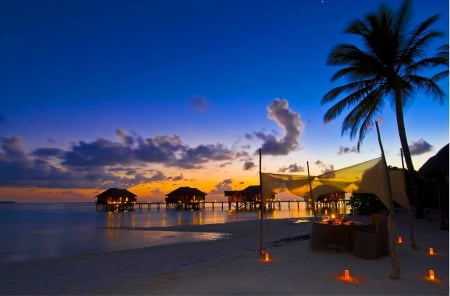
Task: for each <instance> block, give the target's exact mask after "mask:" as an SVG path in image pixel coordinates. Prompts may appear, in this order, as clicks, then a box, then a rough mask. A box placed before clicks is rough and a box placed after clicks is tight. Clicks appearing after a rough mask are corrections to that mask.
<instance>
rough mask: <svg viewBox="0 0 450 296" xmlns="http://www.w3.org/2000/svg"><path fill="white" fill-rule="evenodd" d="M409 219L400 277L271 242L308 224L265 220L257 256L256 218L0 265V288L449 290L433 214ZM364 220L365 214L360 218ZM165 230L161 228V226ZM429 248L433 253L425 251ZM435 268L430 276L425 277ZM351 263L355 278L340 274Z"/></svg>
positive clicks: (401, 220)
mask: <svg viewBox="0 0 450 296" xmlns="http://www.w3.org/2000/svg"><path fill="white" fill-rule="evenodd" d="M429 216H430V217H432V221H431V222H430V221H428V220H417V219H414V228H415V235H416V241H417V245H418V247H419V249H418V250H413V249H412V247H411V245H410V244H409V230H408V223H407V217H406V214H404V213H401V214H397V215H396V227H397V234H398V235H402V236H403V237H404V239H405V240H406V242H405V244H403V245H397V252H398V258H399V263H400V271H401V279H399V280H393V279H390V278H389V275H390V274H391V271H392V268H391V262H390V259H389V257H382V258H380V259H377V260H365V259H360V258H357V257H356V256H354V255H353V254H352V253H351V252H336V251H333V250H330V251H328V250H325V251H313V250H311V249H310V247H309V240H292V241H286V240H285V241H283V242H282V243H281V244H279V245H278V246H273V244H271V242H274V241H278V240H282V239H285V238H293V237H299V236H301V235H306V234H309V233H310V229H311V223H294V220H293V219H284V220H265V221H264V224H263V226H264V228H263V229H264V232H263V233H264V246H265V248H266V249H267V251H268V252H269V253H270V256H271V261H270V262H269V263H264V262H262V260H261V259H262V258H261V256H259V254H258V251H259V246H260V231H259V230H260V228H259V227H260V224H259V221H249V222H238V223H230V224H219V225H203V226H195V227H171V228H169V229H170V230H180V231H210V232H211V231H213V232H226V233H231V234H232V235H231V236H230V238H229V239H226V240H220V241H213V242H201V243H185V244H176V245H168V246H160V247H152V248H146V249H140V250H129V251H120V252H109V253H102V254H97V255H86V256H78V257H70V258H61V259H50V260H39V261H32V262H21V263H8V264H3V265H0V294H1V295H13V294H16V295H17V294H34V295H35V294H45V295H49V294H53V295H61V294H77V295H79V294H83V295H92V294H120V295H132V294H141V295H142V294H143V295H149V294H154V295H177V294H178V295H180V294H182V295H232V294H234V295H311V294H317V295H319V294H320V295H344V294H353V295H363V294H372V295H375V294H376V295H400V294H409V295H449V278H448V277H449V257H448V254H449V237H448V231H441V230H440V228H439V219H438V217H437V216H436V215H432V214H429ZM359 219H363V220H364V219H365V222H367V221H368V219H369V218H368V217H359ZM164 229H165V230H167V228H164ZM429 247H433V248H434V249H435V251H436V252H437V253H438V255H436V256H429V255H428V254H427V252H428V248H429ZM430 268H432V269H434V270H435V274H436V278H437V279H436V280H435V281H430V280H428V279H427V275H428V269H430ZM344 269H349V270H350V273H351V275H352V276H353V278H354V280H353V281H352V282H345V281H341V280H339V277H340V276H342V275H343V273H344Z"/></svg>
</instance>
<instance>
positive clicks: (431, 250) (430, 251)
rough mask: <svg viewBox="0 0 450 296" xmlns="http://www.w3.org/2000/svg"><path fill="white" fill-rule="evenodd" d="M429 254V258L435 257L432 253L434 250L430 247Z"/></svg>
mask: <svg viewBox="0 0 450 296" xmlns="http://www.w3.org/2000/svg"><path fill="white" fill-rule="evenodd" d="M429 254H430V255H431V256H433V255H435V253H434V249H433V248H431V247H430V249H429Z"/></svg>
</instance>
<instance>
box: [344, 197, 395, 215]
mask: <svg viewBox="0 0 450 296" xmlns="http://www.w3.org/2000/svg"><path fill="white" fill-rule="evenodd" d="M348 204H349V206H350V208H351V209H350V212H351V214H354V215H371V214H375V213H380V212H383V211H386V210H387V208H386V206H385V205H384V204H383V203H382V202H381V201H380V199H379V198H378V197H377V196H376V195H375V194H371V193H353V194H352V196H350V200H349V201H348Z"/></svg>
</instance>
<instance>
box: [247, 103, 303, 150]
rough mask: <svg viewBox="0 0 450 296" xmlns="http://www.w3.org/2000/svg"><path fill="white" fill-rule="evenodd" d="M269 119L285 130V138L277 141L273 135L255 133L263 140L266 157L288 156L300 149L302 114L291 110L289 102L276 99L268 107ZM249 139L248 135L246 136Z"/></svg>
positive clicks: (262, 147)
mask: <svg viewBox="0 0 450 296" xmlns="http://www.w3.org/2000/svg"><path fill="white" fill-rule="evenodd" d="M267 110H268V112H269V114H268V118H269V119H272V120H274V121H275V122H276V123H277V124H278V125H279V126H280V127H281V128H282V129H283V130H284V133H285V134H284V137H283V138H282V139H277V137H276V136H275V135H273V134H265V133H263V132H258V133H255V136H256V137H257V138H259V139H261V140H263V144H262V146H261V149H262V152H263V153H264V154H266V155H287V154H288V153H289V152H291V151H295V150H296V149H298V140H299V138H300V135H301V133H302V131H303V126H304V125H303V122H302V121H301V120H300V114H299V113H297V112H293V111H291V110H290V109H289V105H288V101H287V100H284V99H283V100H280V99H275V100H274V101H273V102H272V104H271V105H270V106H268V107H267ZM246 137H247V138H248V135H246Z"/></svg>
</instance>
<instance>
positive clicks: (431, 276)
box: [428, 269, 434, 280]
mask: <svg viewBox="0 0 450 296" xmlns="http://www.w3.org/2000/svg"><path fill="white" fill-rule="evenodd" d="M428 276H429V278H430V280H434V270H433V269H430V270H428Z"/></svg>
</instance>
